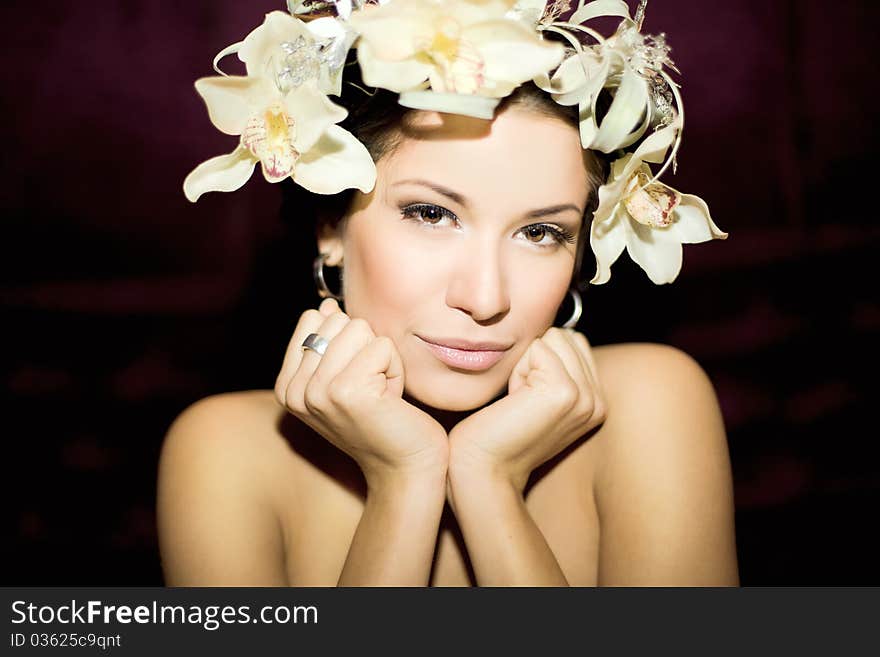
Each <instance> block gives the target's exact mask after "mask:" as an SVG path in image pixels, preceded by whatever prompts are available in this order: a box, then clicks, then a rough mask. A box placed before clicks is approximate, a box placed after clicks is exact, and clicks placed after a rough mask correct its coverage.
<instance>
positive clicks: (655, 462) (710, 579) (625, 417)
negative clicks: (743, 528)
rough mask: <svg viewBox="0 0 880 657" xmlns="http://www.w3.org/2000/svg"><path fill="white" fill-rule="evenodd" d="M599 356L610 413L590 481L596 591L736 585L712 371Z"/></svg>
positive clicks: (646, 354)
mask: <svg viewBox="0 0 880 657" xmlns="http://www.w3.org/2000/svg"><path fill="white" fill-rule="evenodd" d="M594 353H595V357H596V364H597V368H598V370H599V379H600V382H601V383H602V387H603V389H604V392H605V395H606V400H607V407H608V408H607V416H606V421H605V424H604V425H603V427H602V429H601V431H599V432H597V434H596V435H595V436H594V439H595V446H594V449H595V450H596V460H595V464H594V476H593V479H592V482H593V493H594V499H595V502H596V509H597V513H598V515H599V518H600V523H601V527H602V531H601V534H602V545H601V548H600V563H599V580H600V582H601V583H606V584H626V583H634V582H636V583H642V584H652V583H655V584H671V585H674V584H688V585H701V584H712V585H715V584H736V583H737V582H738V575H737V567H736V553H735V542H734V527H733V511H734V505H733V482H732V474H731V466H730V458H729V450H728V444H727V437H726V431H725V428H724V421H723V417H722V414H721V409H720V406H719V403H718V398H717V395H716V393H715V389H714V386H713V385H712V382H711V380H710V378H709V376H708V375H707V373H706V371H705V370H704V369H703V367H702V366H701V365H700V364H699V363H698V362H697V361H696V360H695V359H694V358H693V357H691V356H690V355H689V354H687V353H686V352H684V351H682V350H680V349H678V348H676V347H672V346H669V345H663V344H656V343H626V344H619V345H607V346H604V347H598V348H596V349H594ZM591 442H593V441H591Z"/></svg>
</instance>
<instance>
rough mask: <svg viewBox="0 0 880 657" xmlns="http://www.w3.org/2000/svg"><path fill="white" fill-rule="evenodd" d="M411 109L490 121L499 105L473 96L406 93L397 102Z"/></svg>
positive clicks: (495, 101)
mask: <svg viewBox="0 0 880 657" xmlns="http://www.w3.org/2000/svg"><path fill="white" fill-rule="evenodd" d="M397 102H398V103H400V104H401V105H403V106H404V107H409V108H411V109H419V110H428V111H434V112H446V113H448V114H462V115H464V116H473V117H475V118H478V119H491V118H492V117H493V116H494V115H495V108H496V107H497V106H498V103H500V102H501V101H500V99H498V98H488V97H486V96H477V95H474V94H457V93H442V92H439V91H407V92H404V93H402V94H400V97H399V98H398V100H397Z"/></svg>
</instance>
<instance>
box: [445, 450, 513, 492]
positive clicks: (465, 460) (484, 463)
mask: <svg viewBox="0 0 880 657" xmlns="http://www.w3.org/2000/svg"><path fill="white" fill-rule="evenodd" d="M529 474H530V473H529V472H527V471H524V470H522V469H521V468H517V467H515V466H514V465H513V464H505V463H502V462H499V461H495V460H493V459H492V458H491V457H490V455H489V454H487V453H485V452H483V451H482V450H480V449H461V448H459V449H452V450H450V456H449V466H448V468H447V478H448V480H449V485H450V488H451V489H452V492H453V493H454V491H455V490H456V489H462V488H469V489H470V488H475V487H483V488H490V489H499V488H510V487H512V488H513V489H514V490H515V491H516V492H517V493H520V494H521V493H522V492H523V490H524V489H525V485H526V482H527V481H528V477H529Z"/></svg>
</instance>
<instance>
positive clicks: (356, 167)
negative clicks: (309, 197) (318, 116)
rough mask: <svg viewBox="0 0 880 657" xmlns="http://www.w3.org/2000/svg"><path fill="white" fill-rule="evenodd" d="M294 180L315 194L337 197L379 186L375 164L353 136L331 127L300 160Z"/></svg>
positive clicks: (364, 147)
mask: <svg viewBox="0 0 880 657" xmlns="http://www.w3.org/2000/svg"><path fill="white" fill-rule="evenodd" d="M293 180H294V182H296V183H297V184H299V185H302V186H303V187H305V188H306V189H308V190H309V191H311V192H314V193H316V194H338V193H339V192H341V191H342V190H343V189H350V188H356V189H359V190H361V191H362V192H364V193H365V194H366V193H368V192H370V191H371V190H372V189H373V187H374V186H375V184H376V165H375V163H374V162H373V158H372V157H371V156H370V153H369V151H367V148H366V146H364V145H363V144H362V143H361V142H360V141H359V140H358V139H357V138H356V137H355V136H354V135H353V134H351V133H350V132H349V131H348V130H345V129H343V128H340V127H339V126H338V125H331V126H330V127H329V128H327V131H326V132H325V133H324V134H323V135H322V136H321V139H320V140H319V141H318V143H317V144H315V146H314V148H312V149H311V150H310V151H308V152H307V153H304V154H303V156H302V157H301V158H300V159H299V161H298V162H297V164H296V169H295V170H294V173H293Z"/></svg>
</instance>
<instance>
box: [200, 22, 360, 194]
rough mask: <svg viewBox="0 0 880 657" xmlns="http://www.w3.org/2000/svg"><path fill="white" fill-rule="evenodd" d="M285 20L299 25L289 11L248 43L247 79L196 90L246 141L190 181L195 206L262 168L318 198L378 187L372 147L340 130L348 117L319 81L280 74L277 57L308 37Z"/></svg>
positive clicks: (218, 80) (226, 128) (229, 130)
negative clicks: (292, 40)
mask: <svg viewBox="0 0 880 657" xmlns="http://www.w3.org/2000/svg"><path fill="white" fill-rule="evenodd" d="M279 16H287V18H288V19H290V21H294V22H296V23H299V21H297V20H296V19H294V18H292V17H291V16H289V15H287V14H283V13H282V12H273V13H272V14H269V15H268V16H267V17H266V22H265V23H264V24H263V25H262V26H261V27H260V28H257V29H256V30H254V31H253V32H251V34H250V35H248V37H247V38H246V39H245V40H244V41H243V42H242V44H240V48H239V58H240V59H242V60H243V61H244V62H245V63H246V65H247V73H248V74H247V75H244V76H214V77H207V78H201V79H200V80H197V81H196V83H195V86H196V90H197V91H198V93H199V94H200V95H201V96H202V98H203V99H204V101H205V104H206V105H207V107H208V114H209V116H210V118H211V122H212V123H213V124H214V125H215V126H216V127H217V128H218V129H219V130H220V131H221V132H223V133H225V134H228V135H236V136H239V145H238V147H237V148H236V149H235V150H234V151H233V152H232V153H229V154H226V155H220V156H218V157H214V158H211V159H210V160H207V161H206V162H203V163H202V164H200V165H199V166H197V167H196V168H195V169H194V170H193V171H192V172H191V173H190V174H189V175H188V176H187V177H186V180H185V181H184V183H183V189H184V193H185V194H186V197H187V198H188V199H189V200H190V201H193V202H195V201H196V200H197V199H198V198H199V196H201V195H202V194H204V193H205V192H209V191H222V192H229V191H234V190H236V189H238V188H239V187H241V186H242V185H244V184H245V183H246V182H247V181H248V180H249V179H250V177H251V175H252V173H253V170H254V167H255V166H256V164H257V162H260V164H261V167H262V171H263V176H264V177H265V178H266V180H267V181H269V182H279V181H281V180H284V179H285V178H288V177H290V178H293V180H294V182H296V183H297V184H299V185H302V186H303V187H305V188H306V189H308V190H310V191H312V192H315V193H318V194H336V193H338V192H340V191H342V190H343V189H348V188H352V187H354V188H357V189H360V190H361V191H363V192H369V191H370V190H372V188H373V186H374V184H375V181H376V167H375V164H374V163H373V160H372V158H371V157H370V154H369V152H368V151H367V149H366V147H365V146H364V145H363V144H362V143H361V142H360V141H358V139H357V138H356V137H355V136H354V135H352V134H351V133H350V132H348V131H347V130H344V129H343V128H341V127H339V126H337V125H335V124H336V123H338V122H340V121H342V120H343V119H344V118H345V117H346V116H347V114H348V113H347V111H346V110H345V109H344V108H342V107H340V106H338V105H336V104H334V103H333V102H331V101H330V99H329V98H327V96H326V95H325V94H324V93H322V92H321V91H320V90H319V89H318V87H317V84H318V81H317V79H316V78H314V77H310V76H308V75H302V76H300V77H297V74H298V73H301V72H302V71H300V70H298V69H295V70H293V71H285V67H281V68H272V66H273V65H272V62H273V61H275V59H276V58H281V56H282V55H284V54H285V53H287V54H289V52H290V50H291V49H290V48H288V47H287V46H286V45H285V44H290V41H289V40H288V39H289V38H291V37H295V38H298V37H303V34H302V33H301V32H300V31H299V29H298V28H293V30H290V29H289V27H290V22H289V21H287V20H284V19H279ZM285 66H286V65H285ZM287 68H289V67H287ZM305 70H306V71H308V68H307V67H306V69H305Z"/></svg>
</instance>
